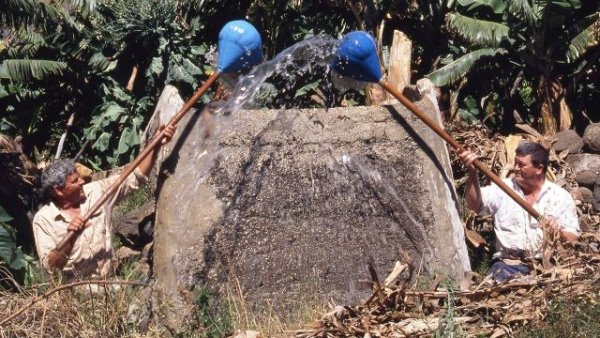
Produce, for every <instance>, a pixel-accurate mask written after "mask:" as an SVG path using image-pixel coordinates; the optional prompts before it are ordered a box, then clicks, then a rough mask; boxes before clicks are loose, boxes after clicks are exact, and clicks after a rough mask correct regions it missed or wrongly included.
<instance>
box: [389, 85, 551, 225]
mask: <svg viewBox="0 0 600 338" xmlns="http://www.w3.org/2000/svg"><path fill="white" fill-rule="evenodd" d="M379 84H380V85H381V86H382V87H383V88H385V90H387V91H388V92H389V93H390V94H392V95H393V96H394V97H395V98H396V99H398V101H400V102H401V103H402V104H403V105H404V106H405V107H406V108H408V109H409V110H410V111H411V112H413V113H414V114H415V115H416V116H417V117H418V118H419V119H420V120H421V121H423V122H424V123H425V124H426V125H427V126H429V128H431V129H432V130H433V131H434V132H435V133H436V134H438V135H439V136H441V137H442V138H443V139H444V140H445V141H446V142H448V143H449V144H450V145H451V146H452V147H453V148H454V149H455V150H456V151H457V152H458V153H462V152H463V151H465V148H464V147H463V146H461V145H460V143H458V142H457V141H456V140H455V139H454V138H453V137H452V136H450V135H449V134H448V133H447V132H446V131H445V130H443V129H442V128H440V127H439V126H438V125H437V124H436V123H435V121H433V119H431V118H430V117H429V116H427V115H426V114H425V113H424V112H422V111H421V110H420V109H419V108H417V106H416V105H415V104H414V103H412V102H411V101H410V100H409V99H407V98H406V97H405V96H404V95H402V93H400V92H399V91H398V90H396V88H394V87H393V86H392V85H390V84H389V83H388V82H387V81H385V80H381V81H379ZM473 165H474V166H475V167H476V168H477V169H479V171H481V172H482V173H483V174H484V175H485V176H487V177H489V179H490V180H492V181H493V182H494V183H496V185H497V186H498V187H500V189H502V190H503V191H504V192H505V193H507V194H508V196H510V198H512V199H513V200H514V201H515V202H517V203H518V204H519V205H520V206H521V207H523V209H525V210H526V211H527V212H528V213H529V214H530V215H531V216H533V217H535V218H536V219H538V220H539V219H540V217H541V215H540V213H539V212H537V210H535V209H534V208H533V207H532V206H531V205H529V204H528V203H527V202H526V201H525V200H524V199H523V198H522V197H521V196H519V195H518V194H517V193H516V192H515V191H514V190H512V189H511V188H509V187H508V186H507V185H506V184H505V183H504V182H503V181H502V180H501V179H500V177H498V176H497V175H496V174H494V173H493V172H492V171H491V170H490V169H489V168H487V167H486V166H485V165H483V164H482V163H481V162H479V161H478V160H475V161H474V162H473Z"/></svg>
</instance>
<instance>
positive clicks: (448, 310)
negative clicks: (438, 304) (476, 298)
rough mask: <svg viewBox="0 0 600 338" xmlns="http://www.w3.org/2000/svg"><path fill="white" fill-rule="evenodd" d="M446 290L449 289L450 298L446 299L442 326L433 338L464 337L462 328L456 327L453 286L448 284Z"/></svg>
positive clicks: (441, 321)
mask: <svg viewBox="0 0 600 338" xmlns="http://www.w3.org/2000/svg"><path fill="white" fill-rule="evenodd" d="M445 284H446V288H447V289H448V298H447V299H446V304H445V306H444V310H445V311H444V313H443V315H442V316H441V318H440V319H441V320H440V325H439V326H438V328H437V330H436V331H435V332H434V334H433V337H435V338H447V337H452V338H453V337H462V336H464V334H462V332H461V328H460V326H458V325H456V323H455V322H454V317H455V310H456V304H455V300H454V298H455V296H454V288H453V286H452V285H451V284H450V283H448V282H446V283H445Z"/></svg>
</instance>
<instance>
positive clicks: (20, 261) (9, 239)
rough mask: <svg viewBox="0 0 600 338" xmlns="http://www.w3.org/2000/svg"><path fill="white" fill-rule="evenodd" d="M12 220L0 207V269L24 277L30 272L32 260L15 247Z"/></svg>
mask: <svg viewBox="0 0 600 338" xmlns="http://www.w3.org/2000/svg"><path fill="white" fill-rule="evenodd" d="M12 220H13V218H12V217H11V216H10V215H9V214H8V213H7V212H6V210H4V208H3V207H2V206H1V205H0V267H2V266H4V267H5V268H8V270H9V271H11V272H12V273H13V274H15V275H25V274H26V273H30V272H31V270H32V262H33V258H31V257H29V256H27V255H26V254H24V253H23V250H21V248H20V247H17V245H16V237H15V231H14V229H13V227H12V226H11V225H10V223H11V222H12Z"/></svg>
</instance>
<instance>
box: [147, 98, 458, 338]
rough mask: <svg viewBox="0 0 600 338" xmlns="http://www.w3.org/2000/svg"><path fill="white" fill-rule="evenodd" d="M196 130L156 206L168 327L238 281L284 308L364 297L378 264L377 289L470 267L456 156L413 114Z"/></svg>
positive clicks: (176, 155) (280, 114)
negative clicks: (205, 292) (398, 270)
mask: <svg viewBox="0 0 600 338" xmlns="http://www.w3.org/2000/svg"><path fill="white" fill-rule="evenodd" d="M417 105H418V106H419V107H420V108H421V109H423V110H425V111H427V112H434V109H433V107H432V105H431V104H429V103H426V102H425V101H421V102H418V103H417ZM188 120H189V121H188V125H187V127H186V128H179V130H178V133H180V135H179V136H178V137H176V140H174V141H172V142H171V146H172V147H174V151H173V155H172V156H171V157H170V158H168V159H167V160H166V162H165V166H164V168H166V169H167V171H168V173H167V174H166V176H165V177H164V179H163V180H162V183H161V184H159V189H160V190H159V196H158V201H157V212H156V213H157V219H156V227H155V241H154V245H155V248H154V249H155V253H154V273H155V290H156V291H157V292H156V294H158V295H159V296H156V297H155V300H156V299H158V300H160V302H163V304H167V306H162V305H157V306H155V309H166V310H165V312H163V313H161V315H160V316H161V317H162V316H165V317H162V318H165V319H166V321H165V324H166V325H167V326H169V327H171V328H173V329H175V330H182V328H183V327H184V323H186V320H187V319H188V318H190V316H193V304H192V302H193V298H194V296H193V290H194V289H195V288H196V289H197V288H209V289H211V290H215V291H217V292H219V291H223V290H224V289H225V287H226V286H228V285H235V288H234V289H236V290H238V291H239V292H240V293H241V294H243V295H244V298H245V302H247V303H248V304H250V305H251V306H254V307H256V308H260V307H261V306H263V305H268V304H270V305H268V306H270V307H272V306H275V307H277V308H279V307H293V306H294V304H293V301H294V300H298V299H306V297H303V296H302V295H306V294H311V295H313V296H314V297H315V299H318V300H322V301H326V300H330V299H333V300H334V301H336V302H338V303H346V302H356V301H358V300H360V299H364V298H365V297H367V296H368V295H370V290H369V287H368V286H367V285H365V284H364V283H361V280H363V281H364V280H369V279H370V277H369V273H368V270H367V265H368V263H371V264H372V265H373V267H374V268H375V271H376V272H377V274H378V275H379V277H380V278H381V279H383V278H385V277H386V276H387V275H388V274H389V273H390V272H391V270H392V268H393V267H394V263H395V262H396V261H402V262H406V263H409V264H410V265H411V267H412V269H413V272H414V274H413V277H414V275H416V274H417V273H419V274H421V275H433V274H443V275H446V276H449V277H451V278H455V279H461V278H462V277H463V275H464V272H466V271H468V270H469V269H470V266H469V260H468V256H467V251H466V246H465V242H464V237H463V227H462V224H461V221H460V218H459V215H458V211H457V204H456V202H457V197H456V194H455V192H454V187H453V179H452V176H451V169H450V165H449V157H448V153H447V149H446V146H445V144H444V142H443V141H442V139H441V138H439V137H438V136H437V135H435V134H434V133H433V132H432V131H431V130H430V129H429V128H428V127H426V126H425V125H424V124H423V123H422V122H420V121H418V120H417V119H416V118H415V117H414V116H413V115H412V114H411V113H410V112H408V111H407V110H406V109H405V108H403V107H400V106H396V107H392V106H377V107H375V106H374V107H355V108H335V109H329V110H323V109H312V110H288V111H278V110H257V111H243V112H239V113H234V114H229V115H214V116H212V115H210V114H209V113H208V112H205V113H204V114H203V115H202V117H198V114H196V115H190V118H189V119H188ZM183 122H184V123H185V121H183ZM410 277H411V276H410V274H409V273H407V274H405V275H403V276H402V278H410Z"/></svg>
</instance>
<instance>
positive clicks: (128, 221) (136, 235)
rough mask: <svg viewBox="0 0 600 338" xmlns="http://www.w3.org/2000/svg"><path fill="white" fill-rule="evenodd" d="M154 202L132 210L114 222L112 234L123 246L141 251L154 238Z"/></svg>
mask: <svg viewBox="0 0 600 338" xmlns="http://www.w3.org/2000/svg"><path fill="white" fill-rule="evenodd" d="M154 210H155V204H154V201H149V202H147V203H146V204H144V205H142V206H141V207H139V208H137V209H135V210H132V211H130V212H128V213H126V214H125V215H123V216H122V217H120V219H119V221H118V222H116V226H114V227H113V232H114V234H115V235H116V236H117V237H119V239H121V241H122V243H123V244H124V245H127V246H129V247H132V248H135V249H139V250H141V249H142V248H143V247H144V245H146V244H148V243H150V242H151V241H152V238H153V236H154Z"/></svg>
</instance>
